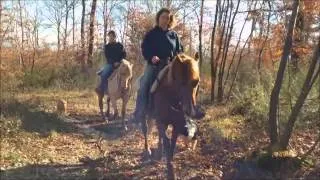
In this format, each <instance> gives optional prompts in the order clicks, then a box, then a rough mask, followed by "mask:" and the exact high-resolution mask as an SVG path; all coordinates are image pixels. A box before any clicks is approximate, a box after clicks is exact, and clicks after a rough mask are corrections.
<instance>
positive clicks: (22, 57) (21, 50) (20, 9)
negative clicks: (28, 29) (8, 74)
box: [18, 0, 25, 69]
mask: <svg viewBox="0 0 320 180" xmlns="http://www.w3.org/2000/svg"><path fill="white" fill-rule="evenodd" d="M18 4H19V20H20V28H21V49H20V62H21V65H22V67H23V68H24V69H25V64H24V28H23V21H22V7H21V0H18Z"/></svg>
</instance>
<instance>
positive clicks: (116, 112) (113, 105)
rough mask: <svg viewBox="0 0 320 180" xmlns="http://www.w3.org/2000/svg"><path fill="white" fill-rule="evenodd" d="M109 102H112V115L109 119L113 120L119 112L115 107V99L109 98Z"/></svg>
mask: <svg viewBox="0 0 320 180" xmlns="http://www.w3.org/2000/svg"><path fill="white" fill-rule="evenodd" d="M110 100H111V104H112V108H113V112H114V113H113V117H111V118H110V119H111V120H115V119H117V118H118V117H119V112H118V107H117V99H115V98H111V99H110Z"/></svg>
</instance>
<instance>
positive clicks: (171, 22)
mask: <svg viewBox="0 0 320 180" xmlns="http://www.w3.org/2000/svg"><path fill="white" fill-rule="evenodd" d="M163 13H168V14H169V23H168V28H173V27H174V26H175V23H176V22H175V18H174V15H173V13H172V12H171V11H170V10H169V9H168V8H161V9H160V10H159V11H158V12H157V15H156V24H157V25H159V18H160V16H161V14H163Z"/></svg>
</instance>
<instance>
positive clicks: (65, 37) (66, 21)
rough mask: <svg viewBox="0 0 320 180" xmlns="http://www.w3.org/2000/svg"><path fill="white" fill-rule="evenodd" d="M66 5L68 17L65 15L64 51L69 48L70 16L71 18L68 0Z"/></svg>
mask: <svg viewBox="0 0 320 180" xmlns="http://www.w3.org/2000/svg"><path fill="white" fill-rule="evenodd" d="M65 6H66V17H65V24H64V25H65V29H64V37H63V51H65V50H66V48H67V34H68V18H69V3H68V0H65Z"/></svg>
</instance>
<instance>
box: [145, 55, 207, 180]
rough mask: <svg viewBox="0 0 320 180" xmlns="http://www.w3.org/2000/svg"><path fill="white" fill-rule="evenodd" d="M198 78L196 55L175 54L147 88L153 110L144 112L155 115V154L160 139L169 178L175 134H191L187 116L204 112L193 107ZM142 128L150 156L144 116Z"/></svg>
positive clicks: (192, 124) (191, 124)
mask: <svg viewBox="0 0 320 180" xmlns="http://www.w3.org/2000/svg"><path fill="white" fill-rule="evenodd" d="M199 81H200V73H199V62H198V55H197V54H196V55H195V58H192V57H190V56H187V55H185V54H179V55H177V56H176V57H174V59H173V61H172V62H171V63H169V65H167V66H166V67H165V68H164V69H163V70H162V71H161V72H160V73H159V75H158V77H157V80H156V81H155V83H154V84H153V86H152V88H151V95H152V97H153V101H152V102H153V108H152V109H153V110H149V112H148V116H152V115H154V116H155V119H156V122H157V129H158V131H159V142H158V156H157V157H158V158H159V159H161V156H162V143H163V144H164V149H165V152H166V160H167V170H168V177H169V178H170V179H171V178H174V173H173V166H172V160H173V153H174V149H175V146H176V141H177V138H178V135H185V136H189V137H190V138H192V137H194V135H195V133H196V131H197V127H196V123H195V122H194V121H193V120H191V118H196V119H201V118H203V117H204V113H202V112H200V111H199V110H198V109H197V108H196V107H195V106H196V92H197V89H198V86H199ZM151 111H152V113H151ZM168 125H172V127H173V130H172V137H171V140H170V139H169V138H168V137H167V135H166V130H167V128H168ZM142 131H143V134H144V137H145V151H146V153H147V155H148V156H149V157H151V151H150V149H149V144H148V137H147V135H148V132H147V131H148V125H147V120H145V121H143V122H142Z"/></svg>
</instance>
